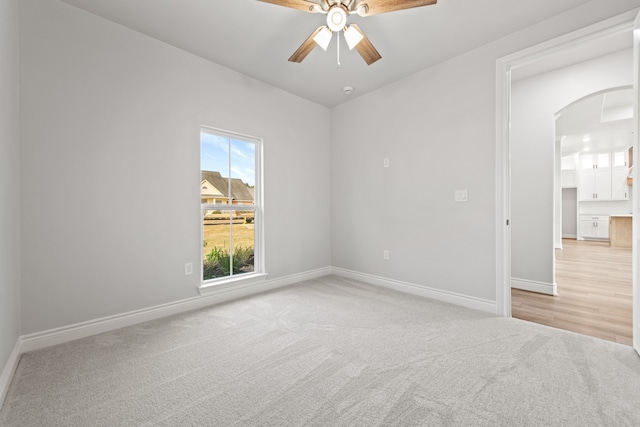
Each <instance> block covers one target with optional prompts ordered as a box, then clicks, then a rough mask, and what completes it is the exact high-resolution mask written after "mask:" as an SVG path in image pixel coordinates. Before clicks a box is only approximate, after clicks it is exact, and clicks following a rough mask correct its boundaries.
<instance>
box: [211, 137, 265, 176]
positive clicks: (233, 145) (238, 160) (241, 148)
mask: <svg viewBox="0 0 640 427" xmlns="http://www.w3.org/2000/svg"><path fill="white" fill-rule="evenodd" d="M229 149H231V158H229ZM255 159H256V156H255V143H253V142H248V141H242V140H240V139H233V138H229V137H227V136H221V135H215V134H212V133H209V132H204V131H203V132H200V169H201V170H207V171H215V172H220V174H221V175H222V176H224V177H228V176H229V163H231V178H240V179H241V180H242V181H243V182H245V183H247V184H249V185H251V186H254V185H255V184H256V178H255V177H256V172H255V171H256V166H255V164H256V160H255Z"/></svg>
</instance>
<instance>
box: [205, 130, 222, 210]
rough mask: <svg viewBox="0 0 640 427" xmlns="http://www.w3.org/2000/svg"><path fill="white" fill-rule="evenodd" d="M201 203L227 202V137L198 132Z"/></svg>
mask: <svg viewBox="0 0 640 427" xmlns="http://www.w3.org/2000/svg"><path fill="white" fill-rule="evenodd" d="M200 170H201V181H202V182H201V189H200V192H201V201H202V203H208V204H218V203H224V204H228V203H229V138H227V137H224V136H220V135H214V134H211V133H208V132H201V133H200Z"/></svg>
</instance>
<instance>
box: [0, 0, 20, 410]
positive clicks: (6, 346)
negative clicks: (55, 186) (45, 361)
mask: <svg viewBox="0 0 640 427" xmlns="http://www.w3.org/2000/svg"><path fill="white" fill-rule="evenodd" d="M0 123H1V124H0V375H1V374H2V371H3V369H4V367H5V365H6V364H7V361H8V360H9V356H10V354H11V352H12V351H13V348H14V347H15V345H16V343H17V341H18V336H19V335H20V145H19V133H18V1H17V0H0ZM1 402H2V390H0V405H1V404H2V403H1Z"/></svg>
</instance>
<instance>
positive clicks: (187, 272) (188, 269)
mask: <svg viewBox="0 0 640 427" xmlns="http://www.w3.org/2000/svg"><path fill="white" fill-rule="evenodd" d="M191 274H193V263H192V262H187V263H185V264H184V275H185V276H189V275H191Z"/></svg>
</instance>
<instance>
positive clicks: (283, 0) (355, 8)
mask: <svg viewBox="0 0 640 427" xmlns="http://www.w3.org/2000/svg"><path fill="white" fill-rule="evenodd" d="M258 1H262V2H265V3H271V4H277V5H279V6H285V7H290V8H292V9H298V10H302V11H305V12H309V13H323V14H325V15H327V25H322V26H320V27H318V28H316V30H315V31H314V32H313V33H311V35H310V36H309V37H308V38H307V39H306V40H305V41H304V42H303V43H302V45H300V47H299V48H298V50H296V51H295V52H294V53H293V55H291V58H289V61H290V62H302V60H303V59H304V58H306V57H307V55H308V54H309V53H310V52H311V51H312V50H313V48H314V47H316V45H318V46H320V47H321V48H322V49H324V50H327V46H329V42H330V41H331V37H332V35H333V33H334V32H340V31H343V32H344V38H345V40H346V42H347V46H349V50H351V49H353V48H354V47H355V48H356V50H357V51H358V53H359V54H360V56H362V59H364V60H365V62H366V63H367V64H368V65H371V64H373V63H374V62H376V61H377V60H378V59H380V58H382V56H380V54H379V53H378V51H377V50H376V48H375V47H373V44H371V42H370V41H369V39H368V38H367V36H365V35H364V33H363V32H362V30H361V29H360V27H359V26H358V25H356V24H351V25H348V26H347V16H349V15H351V14H354V13H357V14H358V15H360V16H371V15H377V14H380V13H387V12H393V11H396V10H403V9H410V8H413V7H421V6H429V5H432V4H436V3H437V1H438V0H317V1H312V0H258ZM339 48H340V43H338V49H339ZM338 55H339V53H338ZM339 64H340V62H339V59H338V65H339Z"/></svg>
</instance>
